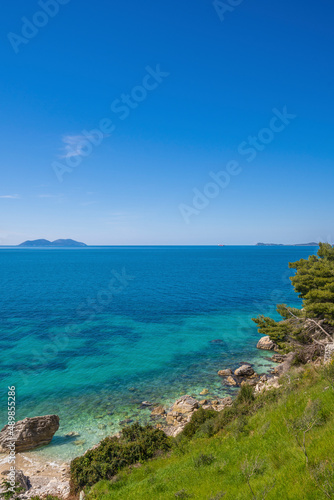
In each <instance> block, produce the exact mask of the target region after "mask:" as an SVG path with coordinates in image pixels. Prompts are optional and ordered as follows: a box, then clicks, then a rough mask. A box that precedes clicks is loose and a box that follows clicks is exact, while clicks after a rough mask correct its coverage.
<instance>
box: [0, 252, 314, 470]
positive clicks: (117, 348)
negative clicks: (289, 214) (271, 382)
mask: <svg viewBox="0 0 334 500" xmlns="http://www.w3.org/2000/svg"><path fill="white" fill-rule="evenodd" d="M316 252H317V247H310V246H308V247H306V246H218V245H217V246H128V247H121V246H117V247H85V248H67V249H65V248H64V249H63V248H18V247H13V248H5V247H3V248H1V249H0V273H1V282H0V283H1V295H0V307H1V316H0V350H1V359H0V382H1V385H0V387H1V394H0V421H1V423H2V425H3V426H4V425H5V424H6V423H7V392H8V387H12V386H15V390H16V419H17V420H22V419H24V418H25V417H34V416H38V415H47V414H57V415H59V417H60V428H59V430H58V432H57V433H56V434H55V436H54V438H53V440H52V442H51V443H50V445H48V446H46V447H43V448H41V449H39V450H36V451H34V452H33V453H34V454H35V455H36V456H38V457H40V458H44V459H48V460H58V461H63V462H64V461H69V460H71V459H72V458H74V457H76V456H78V455H81V454H82V453H84V452H85V451H86V450H87V449H88V448H90V447H91V446H93V445H94V444H96V443H98V442H99V441H100V440H101V439H103V438H104V437H105V436H107V435H111V434H115V433H117V432H118V431H119V430H120V429H121V428H122V426H124V425H126V424H129V423H132V422H134V421H139V422H141V423H143V424H144V423H148V422H150V411H151V410H150V408H149V407H145V406H144V407H143V405H141V403H142V402H143V401H147V402H149V403H152V404H158V403H159V404H163V405H165V406H166V407H168V406H169V405H170V404H172V402H173V401H175V400H176V399H177V398H178V397H180V396H181V395H183V394H190V395H193V396H194V397H196V398H198V399H203V396H201V395H200V393H201V392H202V391H203V390H204V389H207V391H208V394H207V395H206V396H205V397H206V398H213V397H224V396H226V395H229V394H233V392H234V391H235V389H231V388H229V387H227V386H226V385H224V383H223V380H222V379H221V377H219V376H218V375H217V372H218V370H220V369H224V368H232V369H235V368H237V367H238V366H239V365H240V363H242V362H248V363H252V364H253V365H254V367H255V369H256V371H257V372H258V373H265V372H267V371H268V370H269V368H270V366H272V363H271V361H270V359H269V357H268V356H269V355H270V353H268V352H266V351H259V350H257V349H256V344H257V341H258V339H259V337H260V336H259V333H258V332H257V328H256V325H255V324H254V323H253V322H252V318H254V317H256V316H258V315H259V314H264V315H268V316H272V317H275V318H276V317H277V318H278V315H277V313H276V304H277V303H285V304H289V305H291V306H296V307H300V306H301V300H300V299H299V298H298V296H297V294H296V293H295V292H294V290H293V287H292V285H291V282H290V279H289V278H290V276H292V275H293V272H294V271H293V270H290V269H289V266H288V264H289V262H294V261H296V260H299V259H301V258H304V259H307V258H308V256H309V255H311V254H315V253H316Z"/></svg>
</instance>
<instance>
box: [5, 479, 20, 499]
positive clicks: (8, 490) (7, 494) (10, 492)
mask: <svg viewBox="0 0 334 500" xmlns="http://www.w3.org/2000/svg"><path fill="white" fill-rule="evenodd" d="M1 486H2V488H3V490H4V491H3V493H2V496H3V498H4V500H10V499H11V498H16V496H17V495H18V494H19V493H21V492H22V491H23V488H22V487H21V486H20V485H19V484H18V483H15V486H14V487H13V486H11V484H10V481H7V480H6V479H4V480H3V481H2V482H1ZM13 490H14V491H13Z"/></svg>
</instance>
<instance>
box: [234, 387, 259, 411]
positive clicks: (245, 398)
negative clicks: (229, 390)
mask: <svg viewBox="0 0 334 500" xmlns="http://www.w3.org/2000/svg"><path fill="white" fill-rule="evenodd" d="M254 400H255V396H254V391H253V387H252V386H251V385H248V384H244V385H242V386H241V387H240V390H239V392H238V395H237V397H236V399H235V404H236V406H244V405H246V406H248V405H250V404H251V403H253V401H254Z"/></svg>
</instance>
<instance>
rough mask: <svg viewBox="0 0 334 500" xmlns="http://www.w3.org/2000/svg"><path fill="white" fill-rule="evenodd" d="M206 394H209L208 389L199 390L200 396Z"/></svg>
mask: <svg viewBox="0 0 334 500" xmlns="http://www.w3.org/2000/svg"><path fill="white" fill-rule="evenodd" d="M206 394H209V391H208V389H203V391H201V392H200V395H201V396H205V395H206Z"/></svg>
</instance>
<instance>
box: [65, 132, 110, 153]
mask: <svg viewBox="0 0 334 500" xmlns="http://www.w3.org/2000/svg"><path fill="white" fill-rule="evenodd" d="M109 135H110V134H103V133H102V132H100V133H99V136H98V137H95V136H94V135H93V134H89V133H85V134H78V135H64V136H63V137H62V141H63V143H64V146H63V154H61V155H59V157H60V158H72V157H74V156H87V144H89V145H90V147H91V144H93V145H96V141H102V139H103V138H105V137H109ZM98 144H99V143H98ZM85 147H86V152H85Z"/></svg>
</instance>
